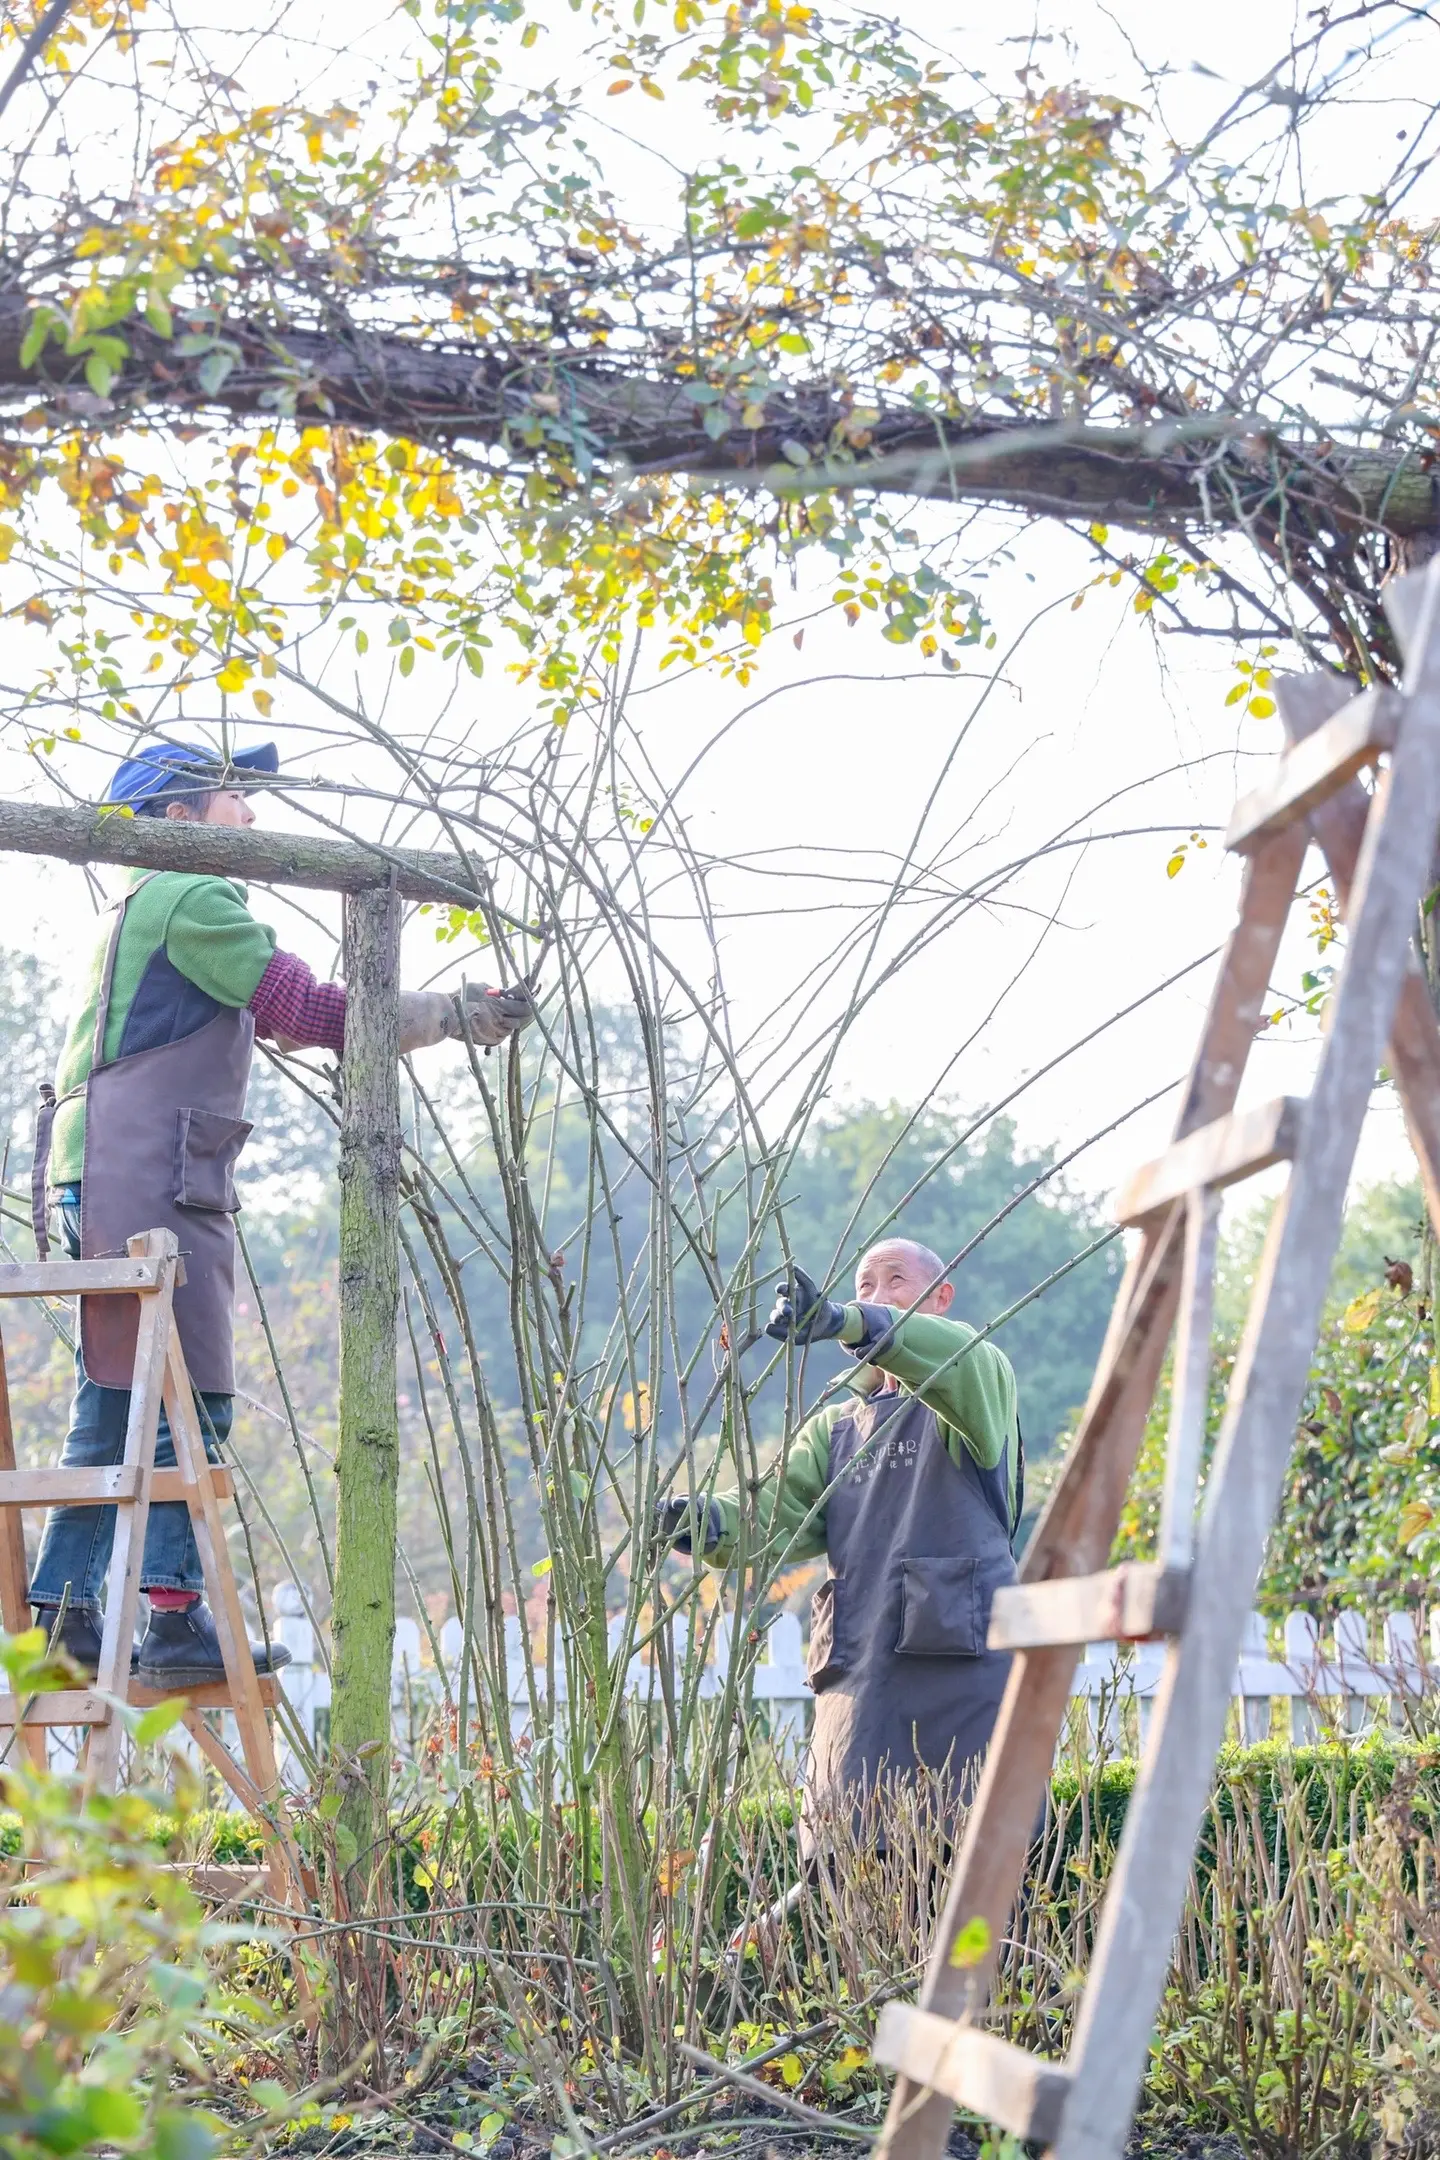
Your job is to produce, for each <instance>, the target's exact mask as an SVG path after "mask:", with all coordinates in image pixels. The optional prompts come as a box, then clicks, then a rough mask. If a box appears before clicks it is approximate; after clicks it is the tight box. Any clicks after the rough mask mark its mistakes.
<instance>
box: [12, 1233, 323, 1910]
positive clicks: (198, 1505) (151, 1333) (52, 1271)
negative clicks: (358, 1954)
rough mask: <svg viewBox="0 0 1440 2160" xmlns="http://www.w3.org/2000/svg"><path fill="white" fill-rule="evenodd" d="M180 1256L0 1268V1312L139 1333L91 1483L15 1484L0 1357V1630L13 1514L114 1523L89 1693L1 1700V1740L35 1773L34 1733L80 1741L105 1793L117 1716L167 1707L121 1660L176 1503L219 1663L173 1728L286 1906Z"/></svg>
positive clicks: (283, 1864)
mask: <svg viewBox="0 0 1440 2160" xmlns="http://www.w3.org/2000/svg"><path fill="white" fill-rule="evenodd" d="M178 1267H179V1248H178V1246H177V1244H176V1240H175V1237H174V1235H173V1233H172V1232H171V1231H169V1230H151V1231H147V1232H146V1233H145V1234H144V1235H143V1236H141V1237H134V1238H131V1240H130V1242H129V1247H128V1257H127V1258H126V1259H124V1260H60V1261H49V1262H38V1263H36V1264H35V1265H33V1266H20V1267H14V1266H10V1267H0V1299H4V1298H27V1297H66V1296H76V1295H78V1294H80V1293H81V1292H83V1293H84V1294H85V1295H86V1296H87V1297H103V1296H130V1297H133V1296H136V1295H138V1297H139V1300H140V1329H139V1338H138V1340H137V1343H136V1347H135V1377H134V1381H133V1384H132V1389H131V1395H130V1418H129V1423H128V1426H127V1428H126V1433H125V1453H124V1457H123V1460H122V1461H120V1462H119V1463H116V1464H115V1465H113V1466H112V1467H110V1468H108V1469H99V1470H63V1469H48V1470H17V1469H16V1467H15V1442H14V1433H13V1430H12V1427H11V1420H10V1402H9V1391H8V1388H7V1385H6V1378H5V1357H4V1346H3V1343H0V1620H3V1622H4V1625H5V1627H6V1628H7V1629H9V1630H11V1631H12V1632H13V1631H15V1630H17V1629H20V1628H27V1627H29V1625H30V1608H29V1596H28V1584H27V1581H26V1570H25V1541H24V1535H23V1532H22V1529H21V1521H20V1511H21V1510H22V1509H24V1508H40V1507H55V1506H65V1505H70V1506H75V1505H87V1504H90V1503H95V1504H97V1505H105V1506H112V1507H114V1508H115V1510H116V1522H115V1543H114V1550H113V1555H112V1559H111V1564H110V1588H109V1594H108V1598H107V1602H106V1606H105V1621H104V1628H103V1632H102V1637H101V1647H100V1663H99V1670H98V1672H97V1673H96V1676H95V1680H94V1683H93V1685H92V1686H91V1687H89V1688H85V1689H65V1690H60V1691H58V1692H55V1693H49V1694H43V1695H37V1696H35V1697H34V1698H31V1699H25V1700H20V1699H18V1698H16V1697H15V1696H13V1695H8V1696H0V1734H3V1733H4V1731H5V1730H7V1729H16V1728H18V1731H19V1733H20V1734H21V1735H22V1736H23V1739H24V1743H25V1745H26V1747H27V1749H28V1751H29V1753H30V1756H31V1759H32V1761H34V1762H35V1763H37V1764H39V1765H42V1766H43V1764H44V1762H45V1736H44V1728H45V1727H46V1726H55V1725H61V1726H75V1727H81V1728H84V1729H86V1730H87V1732H88V1741H87V1743H86V1748H85V1775H86V1779H87V1782H88V1783H89V1784H91V1785H92V1786H95V1785H98V1786H102V1787H107V1788H108V1787H113V1786H114V1784H115V1781H116V1777H117V1775H118V1772H119V1768H120V1747H121V1742H122V1740H123V1738H124V1726H123V1723H122V1721H121V1719H120V1717H119V1716H118V1715H117V1713H116V1709H115V1705H116V1703H124V1704H127V1705H136V1706H144V1705H149V1704H152V1703H157V1702H163V1701H165V1700H166V1699H167V1697H166V1696H165V1695H164V1694H162V1693H157V1692H156V1691H155V1690H153V1689H149V1688H144V1687H141V1686H140V1685H139V1683H138V1682H137V1681H136V1680H134V1679H133V1678H132V1677H131V1673H130V1651H131V1645H132V1643H133V1641H134V1636H135V1624H136V1619H137V1616H138V1613H139V1607H140V1575H141V1566H142V1562H143V1558H144V1552H145V1526H146V1521H147V1518H148V1515H149V1510H150V1507H151V1504H152V1503H153V1502H156V1501H183V1502H184V1503H185V1505H186V1506H187V1507H188V1508H189V1510H190V1520H191V1523H192V1525H193V1527H194V1531H195V1543H196V1547H197V1549H198V1551H199V1555H200V1565H201V1569H202V1571H203V1574H204V1578H205V1591H206V1596H207V1598H208V1601H209V1605H210V1610H211V1613H212V1614H213V1615H214V1620H215V1632H216V1634H217V1636H218V1637H219V1640H220V1647H221V1652H222V1654H223V1656H224V1660H225V1679H224V1681H223V1682H221V1683H218V1684H217V1685H215V1686H213V1687H205V1688H195V1689H191V1690H189V1691H188V1693H187V1694H186V1697H185V1700H186V1709H185V1714H184V1722H185V1725H186V1728H187V1730H188V1731H189V1732H190V1734H191V1736H192V1738H193V1739H194V1741H195V1743H196V1745H197V1746H198V1747H199V1748H200V1750H201V1752H202V1753H203V1754H204V1755H205V1757H206V1759H207V1760H208V1761H209V1762H210V1763H211V1764H212V1765H213V1767H214V1768H215V1769H216V1770H217V1771H218V1772H219V1774H220V1776H221V1777H222V1778H223V1779H224V1781H225V1783H226V1784H227V1785H228V1786H229V1787H230V1789H231V1791H232V1792H233V1793H235V1794H236V1796H237V1797H238V1798H239V1800H240V1801H241V1803H242V1805H243V1806H244V1807H245V1808H246V1809H247V1810H248V1811H249V1812H250V1813H251V1814H253V1815H255V1816H256V1817H257V1819H258V1820H259V1821H260V1822H261V1823H262V1824H264V1825H265V1826H266V1828H267V1831H268V1833H269V1837H268V1845H269V1863H268V1867H267V1874H268V1876H269V1882H270V1890H271V1894H272V1896H273V1897H274V1898H275V1901H276V1902H277V1903H280V1904H285V1905H289V1904H293V1903H294V1902H295V1900H296V1891H297V1889H298V1886H299V1883H300V1881H301V1879H302V1878H301V1876H300V1873H299V1870H298V1865H297V1863H298V1854H297V1853H296V1851H295V1847H294V1841H293V1837H292V1836H291V1834H290V1829H289V1822H288V1817H287V1814H286V1810H285V1804H284V1796H283V1794H282V1791H281V1787H280V1775H279V1770H278V1767H277V1764H276V1760H275V1748H274V1742H273V1739H272V1737H271V1731H270V1724H269V1719H268V1715H267V1713H268V1712H269V1711H271V1710H273V1708H274V1707H275V1702H276V1698H277V1695H278V1691H279V1681H278V1680H277V1679H276V1678H274V1677H273V1676H269V1675H267V1676H261V1675H259V1674H257V1673H256V1671H255V1667H254V1663H253V1661H252V1659H251V1656H250V1648H249V1639H248V1636H247V1633H246V1629H245V1622H244V1617H243V1614H242V1612H241V1609H240V1598H239V1592H238V1590H237V1588H236V1583H235V1573H234V1570H233V1568H232V1567H231V1565H230V1554H229V1549H228V1547H227V1545H226V1542H225V1531H224V1525H223V1523H222V1521H221V1518H220V1502H221V1500H222V1499H229V1498H231V1497H233V1492H234V1487H233V1484H232V1480H231V1476H230V1473H229V1471H228V1470H224V1469H222V1468H220V1467H218V1466H217V1465H216V1464H214V1463H212V1462H211V1461H210V1459H209V1457H208V1456H207V1454H206V1452H205V1443H204V1440H203V1439H202V1437H201V1432H200V1421H199V1418H198V1416H197V1415H196V1410H195V1399H194V1395H193V1393H192V1391H191V1386H190V1375H189V1373H188V1371H187V1370H186V1366H185V1353H184V1351H183V1350H182V1349H181V1347H180V1337H179V1333H178V1331H177V1329H176V1326H175V1319H174V1312H173V1309H172V1307H173V1299H174V1293H175V1282H176V1273H177V1269H178ZM162 1402H163V1404H164V1406H165V1411H166V1414H167V1416H168V1418H169V1420H170V1431H171V1433H172V1435H173V1437H174V1441H175V1463H176V1467H175V1468H174V1469H173V1470H157V1469H156V1467H155V1441H156V1432H157V1429H158V1426H159V1420H160V1406H161V1404H162ZM216 1709H225V1710H230V1711H232V1712H233V1713H234V1717H235V1722H236V1725H237V1726H238V1728H239V1734H240V1754H241V1756H242V1758H243V1763H242V1762H239V1761H237V1760H236V1759H235V1756H234V1755H232V1754H231V1752H230V1750H229V1749H228V1748H227V1747H225V1746H224V1745H223V1744H222V1743H221V1741H220V1740H219V1738H218V1737H217V1736H216V1734H214V1733H213V1732H211V1730H210V1729H209V1727H208V1726H207V1724H206V1722H205V1716H204V1713H205V1712H206V1711H207V1710H216Z"/></svg>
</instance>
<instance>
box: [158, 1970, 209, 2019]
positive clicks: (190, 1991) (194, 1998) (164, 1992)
mask: <svg viewBox="0 0 1440 2160" xmlns="http://www.w3.org/2000/svg"><path fill="white" fill-rule="evenodd" d="M148 1975H149V1980H150V1985H151V1987H152V1988H153V1989H154V1991H155V1993H156V1995H157V1996H158V1997H159V1998H160V2001H161V2002H162V2003H164V2005H165V2007H166V2009H167V2010H198V2009H199V2008H200V2005H201V2003H203V2002H204V2000H205V1996H206V1993H207V1989H206V1986H205V1976H204V1974H203V1973H194V1972H187V1971H186V1969H185V1967H184V1966H183V1965H162V1964H159V1963H155V1964H152V1965H151V1966H149V1967H148Z"/></svg>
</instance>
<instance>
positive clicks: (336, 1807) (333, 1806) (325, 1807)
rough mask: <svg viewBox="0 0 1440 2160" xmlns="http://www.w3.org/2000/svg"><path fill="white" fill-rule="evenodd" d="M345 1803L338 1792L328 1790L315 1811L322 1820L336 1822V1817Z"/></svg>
mask: <svg viewBox="0 0 1440 2160" xmlns="http://www.w3.org/2000/svg"><path fill="white" fill-rule="evenodd" d="M344 1805H345V1802H344V1801H343V1800H342V1799H341V1797H340V1795H339V1793H338V1792H327V1793H326V1795H325V1797H324V1799H323V1800H322V1801H321V1802H320V1805H319V1807H318V1808H316V1810H315V1812H316V1814H317V1815H318V1816H319V1817H320V1820H321V1822H334V1820H335V1817H336V1816H337V1815H338V1814H339V1812H340V1810H341V1808H342V1807H344Z"/></svg>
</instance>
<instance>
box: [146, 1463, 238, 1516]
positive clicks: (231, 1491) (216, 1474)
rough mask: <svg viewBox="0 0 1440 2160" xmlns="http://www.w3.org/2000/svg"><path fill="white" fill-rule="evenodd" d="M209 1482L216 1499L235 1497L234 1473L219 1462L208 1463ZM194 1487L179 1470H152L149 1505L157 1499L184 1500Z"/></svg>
mask: <svg viewBox="0 0 1440 2160" xmlns="http://www.w3.org/2000/svg"><path fill="white" fill-rule="evenodd" d="M210 1483H211V1484H212V1485H213V1487H214V1488H215V1497H216V1499H217V1500H233V1499H234V1497H235V1474H234V1472H233V1471H231V1470H224V1469H222V1468H221V1466H220V1464H219V1463H212V1464H211V1465H210ZM193 1491H194V1487H193V1486H191V1485H187V1484H186V1482H185V1475H184V1472H183V1471H181V1470H152V1471H151V1473H150V1505H151V1507H154V1506H155V1504H156V1503H157V1501H170V1500H186V1499H188V1498H189V1496H190V1494H191V1493H192V1492H193Z"/></svg>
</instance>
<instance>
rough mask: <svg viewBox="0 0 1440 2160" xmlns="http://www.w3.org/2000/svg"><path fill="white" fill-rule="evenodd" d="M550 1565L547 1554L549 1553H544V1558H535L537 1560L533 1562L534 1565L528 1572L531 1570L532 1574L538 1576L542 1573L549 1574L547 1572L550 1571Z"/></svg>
mask: <svg viewBox="0 0 1440 2160" xmlns="http://www.w3.org/2000/svg"><path fill="white" fill-rule="evenodd" d="M551 1565H552V1563H551V1558H550V1555H549V1553H546V1555H545V1558H544V1559H543V1560H537V1561H536V1562H535V1565H534V1567H532V1568H531V1570H530V1572H531V1574H532V1575H534V1576H536V1577H539V1576H542V1575H548V1574H549V1572H550V1568H551Z"/></svg>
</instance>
